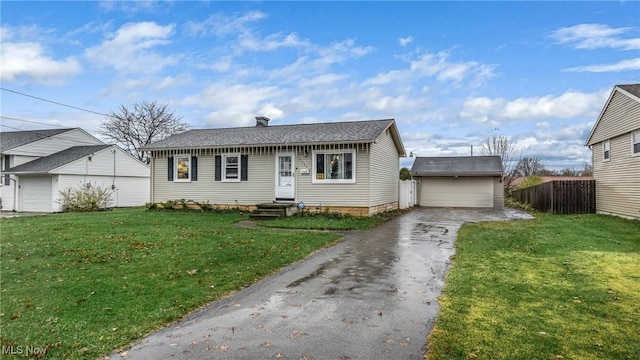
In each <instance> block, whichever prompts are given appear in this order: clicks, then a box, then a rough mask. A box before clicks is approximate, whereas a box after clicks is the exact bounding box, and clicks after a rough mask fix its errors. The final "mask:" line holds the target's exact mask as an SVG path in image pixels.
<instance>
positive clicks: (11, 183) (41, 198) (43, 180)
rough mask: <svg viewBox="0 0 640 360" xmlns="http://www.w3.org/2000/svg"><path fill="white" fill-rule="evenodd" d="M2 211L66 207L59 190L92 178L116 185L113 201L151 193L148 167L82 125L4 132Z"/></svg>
mask: <svg viewBox="0 0 640 360" xmlns="http://www.w3.org/2000/svg"><path fill="white" fill-rule="evenodd" d="M0 151H1V158H2V181H1V184H2V185H1V186H0V197H1V199H2V210H3V211H7V210H9V211H11V210H15V211H25V212H58V211H62V210H63V209H62V204H61V203H60V191H61V190H64V189H66V188H69V187H76V186H79V185H84V184H87V183H91V184H93V185H96V186H100V187H102V188H109V189H111V191H112V203H111V204H110V205H111V206H114V207H115V206H142V205H144V204H145V203H146V202H147V201H148V199H149V186H150V182H149V167H148V166H147V165H145V164H143V163H142V162H140V161H138V160H137V159H135V158H134V157H133V156H131V155H130V154H128V153H126V152H125V151H124V150H122V149H120V148H119V147H118V146H115V145H106V144H104V143H103V142H102V141H100V140H98V139H96V138H95V137H93V136H92V135H90V134H88V133H87V132H85V131H84V130H82V129H80V128H68V129H50V130H29V131H11V132H1V133H0Z"/></svg>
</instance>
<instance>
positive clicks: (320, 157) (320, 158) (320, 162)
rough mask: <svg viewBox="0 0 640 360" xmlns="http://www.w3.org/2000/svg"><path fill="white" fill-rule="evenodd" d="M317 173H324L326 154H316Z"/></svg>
mask: <svg viewBox="0 0 640 360" xmlns="http://www.w3.org/2000/svg"><path fill="white" fill-rule="evenodd" d="M316 174H324V154H316Z"/></svg>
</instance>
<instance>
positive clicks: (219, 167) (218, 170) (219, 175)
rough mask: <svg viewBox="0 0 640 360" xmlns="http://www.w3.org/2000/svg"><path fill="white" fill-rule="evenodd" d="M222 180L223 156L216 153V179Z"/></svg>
mask: <svg viewBox="0 0 640 360" xmlns="http://www.w3.org/2000/svg"><path fill="white" fill-rule="evenodd" d="M221 180H222V156H220V155H216V175H215V181H221Z"/></svg>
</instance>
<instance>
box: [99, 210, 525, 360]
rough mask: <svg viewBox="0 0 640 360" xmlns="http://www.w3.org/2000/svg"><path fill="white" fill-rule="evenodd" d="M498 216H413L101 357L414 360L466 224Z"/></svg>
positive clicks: (501, 216) (348, 237)
mask: <svg viewBox="0 0 640 360" xmlns="http://www.w3.org/2000/svg"><path fill="white" fill-rule="evenodd" d="M526 218H530V216H529V215H528V214H525V213H522V212H519V211H515V210H511V209H507V210H504V211H492V210H463V209H427V208H422V209H417V210H415V211H413V212H411V213H409V214H406V215H404V216H401V217H398V218H396V219H394V220H391V221H389V222H387V223H385V224H383V225H380V226H378V227H376V228H374V229H370V230H366V231H353V232H347V233H345V239H344V241H343V242H341V243H340V244H338V245H336V246H334V247H331V248H330V249H326V250H323V251H321V252H319V253H316V254H315V255H313V256H311V257H310V258H308V259H306V260H304V261H302V262H299V263H296V264H293V265H291V266H289V267H288V268H286V269H285V270H283V271H281V272H280V273H278V274H276V275H273V276H270V277H268V278H267V279H265V280H264V281H261V282H259V283H256V284H255V285H253V286H251V287H248V288H246V289H244V290H242V291H240V292H238V293H236V294H235V295H234V296H232V297H229V298H226V299H222V300H219V301H216V302H214V303H212V304H211V305H209V306H207V307H206V308H204V309H202V310H200V311H198V312H195V313H193V314H191V315H190V316H189V317H188V318H186V319H185V320H183V321H180V322H178V323H175V324H173V325H171V326H169V327H167V328H165V329H162V330H160V331H158V332H156V333H154V334H152V335H150V336H148V337H146V338H144V339H142V340H140V341H139V342H136V343H135V344H133V345H132V347H131V348H130V349H127V350H125V351H121V352H118V353H113V354H111V356H110V357H109V358H110V359H169V358H170V359H269V358H274V359H278V358H281V359H296V360H297V359H342V360H346V359H366V360H371V359H422V358H423V352H424V350H425V348H426V336H427V334H428V333H429V331H430V330H431V328H432V324H433V321H434V319H435V317H436V314H437V311H438V302H437V297H438V296H439V295H440V293H441V291H442V286H443V284H444V276H445V273H446V271H447V269H448V267H449V257H450V256H451V255H453V253H454V249H453V243H454V240H455V237H456V234H457V231H458V229H459V228H460V226H461V225H462V224H463V223H465V222H478V221H501V220H514V219H526Z"/></svg>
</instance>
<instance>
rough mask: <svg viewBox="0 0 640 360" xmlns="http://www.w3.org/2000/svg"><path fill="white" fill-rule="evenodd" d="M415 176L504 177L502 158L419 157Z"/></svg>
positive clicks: (412, 172) (414, 170)
mask: <svg viewBox="0 0 640 360" xmlns="http://www.w3.org/2000/svg"><path fill="white" fill-rule="evenodd" d="M411 174H412V175H414V176H456V175H457V176H497V175H502V161H501V160H500V156H454V157H418V158H416V160H415V161H414V163H413V166H412V167H411Z"/></svg>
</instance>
